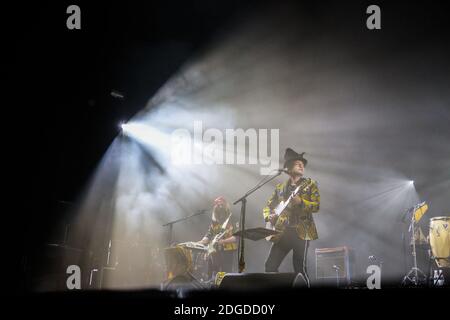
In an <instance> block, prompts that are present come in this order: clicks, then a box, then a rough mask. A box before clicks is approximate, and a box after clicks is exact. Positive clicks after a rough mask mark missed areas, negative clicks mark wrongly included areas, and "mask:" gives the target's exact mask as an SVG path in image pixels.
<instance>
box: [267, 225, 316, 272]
mask: <svg viewBox="0 0 450 320" xmlns="http://www.w3.org/2000/svg"><path fill="white" fill-rule="evenodd" d="M291 250H293V256H292V264H293V267H294V272H295V273H303V275H304V276H305V277H307V271H306V256H307V253H308V240H302V239H299V237H298V235H297V231H296V229H295V228H293V227H287V228H286V230H285V231H284V233H283V235H282V236H281V238H280V240H279V241H278V242H275V243H273V244H272V247H271V248H270V252H269V256H268V257H267V260H266V265H265V269H266V272H278V267H279V266H280V264H281V262H283V260H284V258H285V257H286V255H287V254H288V253H289V252H290V251H291Z"/></svg>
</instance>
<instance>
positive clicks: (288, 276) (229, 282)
mask: <svg viewBox="0 0 450 320" xmlns="http://www.w3.org/2000/svg"><path fill="white" fill-rule="evenodd" d="M307 286H308V284H307V282H306V279H305V278H304V277H303V275H301V274H296V273H272V272H268V273H227V274H226V275H225V276H224V277H223V279H222V281H221V283H220V285H219V288H221V289H227V290H267V289H274V288H280V289H283V288H292V287H296V288H301V287H307Z"/></svg>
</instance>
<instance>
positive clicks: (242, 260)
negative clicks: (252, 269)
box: [233, 170, 284, 273]
mask: <svg viewBox="0 0 450 320" xmlns="http://www.w3.org/2000/svg"><path fill="white" fill-rule="evenodd" d="M282 172H284V171H283V170H278V173H276V174H274V175H272V176H270V178H269V179H267V180H266V181H264V180H263V181H261V182H259V183H258V184H257V185H256V186H254V187H253V188H252V189H250V190H249V191H247V192H246V193H245V194H244V195H243V196H242V197H240V198H239V199H237V200H236V201H235V202H233V205H236V204H237V203H239V202H240V203H241V218H240V229H241V230H240V231H241V236H240V237H239V246H238V255H239V261H238V270H239V273H242V272H243V271H244V269H245V258H244V248H245V241H244V238H245V233H244V230H245V209H246V205H247V197H248V196H249V195H251V194H252V193H253V192H255V191H256V190H258V189H259V188H261V187H262V186H264V185H265V184H267V183H269V182H270V181H272V180H273V179H275V178H276V177H278V176H279V175H281V173H282Z"/></svg>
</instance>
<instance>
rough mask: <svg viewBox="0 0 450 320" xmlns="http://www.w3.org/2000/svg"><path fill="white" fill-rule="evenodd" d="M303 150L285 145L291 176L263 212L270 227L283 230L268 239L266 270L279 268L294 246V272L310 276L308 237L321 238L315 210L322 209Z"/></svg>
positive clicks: (280, 185)
mask: <svg viewBox="0 0 450 320" xmlns="http://www.w3.org/2000/svg"><path fill="white" fill-rule="evenodd" d="M303 154H304V153H301V154H298V153H297V152H295V151H294V150H292V149H290V148H288V149H286V153H285V155H284V160H285V162H284V168H286V169H287V172H288V174H289V176H290V177H289V180H287V181H286V182H284V183H281V184H278V185H277V186H276V189H275V191H274V192H273V194H272V196H271V197H270V199H269V200H268V202H267V206H266V207H265V208H264V209H263V214H264V219H265V221H266V222H267V223H268V224H269V227H272V228H273V229H275V230H277V231H280V233H279V234H277V235H275V236H272V237H270V239H269V240H270V241H272V242H273V244H272V247H271V249H270V253H269V256H268V257H267V260H266V264H265V269H266V272H277V271H278V267H279V266H280V264H281V262H282V261H283V259H284V258H285V257H286V255H287V254H288V253H289V252H290V251H291V250H293V257H292V259H293V261H292V262H293V265H294V272H296V273H303V275H304V276H305V277H306V279H307V273H306V256H307V250H308V241H309V240H315V239H317V238H318V235H317V229H316V225H315V223H314V219H313V216H312V213H314V212H317V211H319V205H320V195H319V189H318V187H317V183H316V182H315V181H314V180H312V179H310V178H304V177H303V173H304V170H305V167H306V164H307V162H308V161H307V160H306V159H305V158H304V157H303ZM308 282H309V281H308Z"/></svg>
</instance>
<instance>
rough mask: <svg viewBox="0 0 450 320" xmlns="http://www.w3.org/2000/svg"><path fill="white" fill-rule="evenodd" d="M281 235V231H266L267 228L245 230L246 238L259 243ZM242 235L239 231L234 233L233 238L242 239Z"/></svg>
mask: <svg viewBox="0 0 450 320" xmlns="http://www.w3.org/2000/svg"><path fill="white" fill-rule="evenodd" d="M278 233H280V232H279V231H275V230H272V229H266V228H253V229H246V230H244V238H246V239H250V240H253V241H258V240H261V239H264V238H267V237H270V236H273V235H276V234H278ZM241 234H242V231H238V232H235V233H233V236H237V237H240V236H241Z"/></svg>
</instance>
